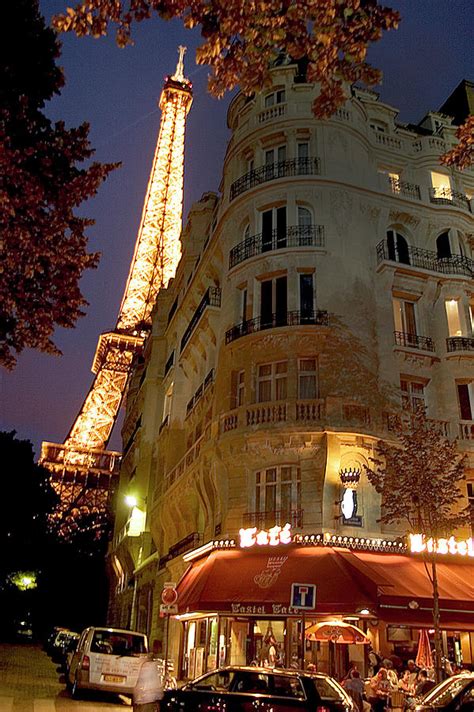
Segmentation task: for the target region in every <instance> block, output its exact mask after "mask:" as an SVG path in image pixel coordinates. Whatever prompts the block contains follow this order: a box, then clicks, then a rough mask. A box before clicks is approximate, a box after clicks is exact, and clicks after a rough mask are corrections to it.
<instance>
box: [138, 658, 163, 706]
mask: <svg viewBox="0 0 474 712" xmlns="http://www.w3.org/2000/svg"><path fill="white" fill-rule="evenodd" d="M162 697H163V683H162V680H161V674H160V671H159V670H158V666H157V664H156V661H155V660H154V659H153V655H152V654H150V655H148V657H146V658H145V659H144V661H143V663H142V666H141V668H140V671H139V673H138V680H137V684H136V685H135V689H134V690H133V712H159V709H160V700H161V698H162Z"/></svg>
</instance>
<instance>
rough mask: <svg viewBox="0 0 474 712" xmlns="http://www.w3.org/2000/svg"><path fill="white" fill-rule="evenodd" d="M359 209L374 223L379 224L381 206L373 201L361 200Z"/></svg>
mask: <svg viewBox="0 0 474 712" xmlns="http://www.w3.org/2000/svg"><path fill="white" fill-rule="evenodd" d="M359 209H360V212H361V214H362V215H364V216H365V217H367V218H368V220H370V222H371V223H372V225H377V223H378V219H379V217H380V212H381V210H380V208H378V207H377V206H376V205H374V204H373V203H367V202H365V201H364V200H361V201H360V203H359Z"/></svg>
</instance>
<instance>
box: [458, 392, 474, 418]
mask: <svg viewBox="0 0 474 712" xmlns="http://www.w3.org/2000/svg"><path fill="white" fill-rule="evenodd" d="M457 388H458V401H459V415H460V416H461V420H473V417H472V412H473V408H472V406H473V404H474V398H473V396H474V393H473V384H472V383H458V384H457Z"/></svg>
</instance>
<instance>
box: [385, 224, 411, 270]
mask: <svg viewBox="0 0 474 712" xmlns="http://www.w3.org/2000/svg"><path fill="white" fill-rule="evenodd" d="M387 246H388V259H389V260H393V261H394V262H402V263H403V264H405V265H409V264H410V251H409V248H408V242H407V241H406V239H405V238H404V237H403V235H400V233H399V232H396V231H395V230H388V231H387Z"/></svg>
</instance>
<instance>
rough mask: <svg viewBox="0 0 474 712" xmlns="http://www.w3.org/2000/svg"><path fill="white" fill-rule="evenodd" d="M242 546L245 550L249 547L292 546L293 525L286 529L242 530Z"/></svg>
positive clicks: (254, 528)
mask: <svg viewBox="0 0 474 712" xmlns="http://www.w3.org/2000/svg"><path fill="white" fill-rule="evenodd" d="M239 535H240V546H241V547H242V548H243V549H244V548H246V547H249V546H255V544H257V545H258V546H265V545H267V544H268V545H269V546H277V545H278V544H291V524H285V526H284V527H279V526H276V525H275V526H274V527H272V528H271V529H268V531H267V530H266V529H257V527H250V528H249V529H240V530H239Z"/></svg>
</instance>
